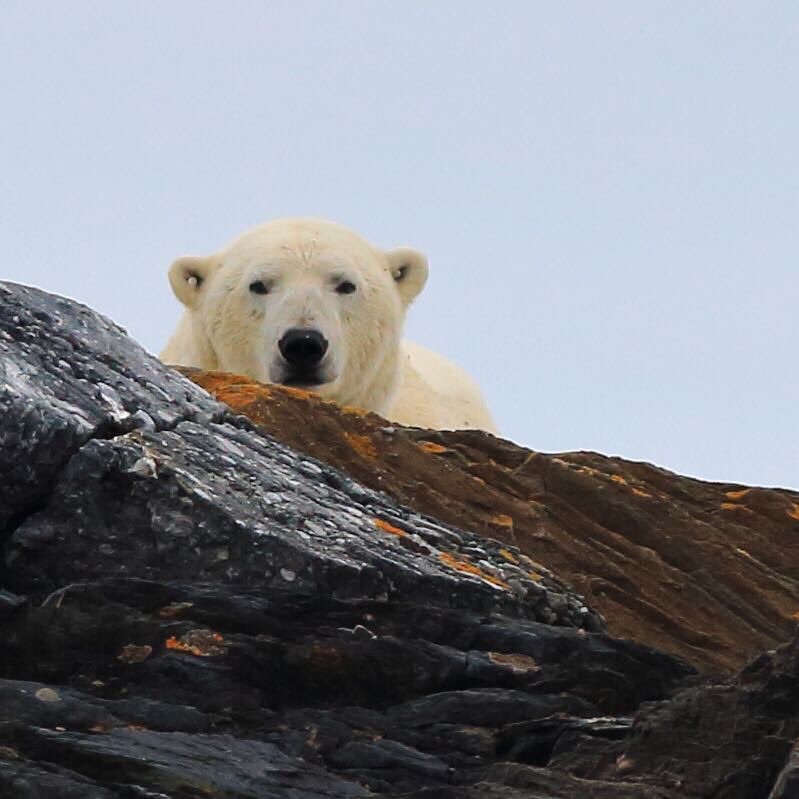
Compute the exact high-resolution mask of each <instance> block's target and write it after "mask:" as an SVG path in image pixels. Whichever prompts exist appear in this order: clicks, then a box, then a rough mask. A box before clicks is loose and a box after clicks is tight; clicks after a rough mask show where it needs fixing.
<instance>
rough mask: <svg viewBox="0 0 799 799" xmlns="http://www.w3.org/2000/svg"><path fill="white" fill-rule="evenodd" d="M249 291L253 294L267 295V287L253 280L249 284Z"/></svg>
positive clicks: (259, 281) (260, 281)
mask: <svg viewBox="0 0 799 799" xmlns="http://www.w3.org/2000/svg"><path fill="white" fill-rule="evenodd" d="M250 291H251V292H252V293H253V294H269V286H268V284H266V283H264V281H263V280H254V281H253V282H252V283H250Z"/></svg>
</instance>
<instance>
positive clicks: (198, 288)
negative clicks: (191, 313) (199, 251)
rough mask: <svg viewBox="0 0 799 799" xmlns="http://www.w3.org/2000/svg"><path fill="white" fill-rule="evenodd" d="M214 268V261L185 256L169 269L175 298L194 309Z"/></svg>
mask: <svg viewBox="0 0 799 799" xmlns="http://www.w3.org/2000/svg"><path fill="white" fill-rule="evenodd" d="M213 267H214V262H213V259H211V258H200V257H199V256H196V255H183V256H181V257H180V258H178V259H177V261H175V263H173V264H172V266H171V267H170V268H169V282H170V284H171V286H172V291H174V292H175V296H176V297H177V298H178V299H179V300H180V301H181V302H182V303H183V304H184V305H185V306H186V307H187V308H194V307H195V306H196V305H197V301H198V300H199V298H200V295H201V294H202V290H203V284H204V283H205V281H206V280H207V279H208V277H209V275H210V274H211V271H212V269H213Z"/></svg>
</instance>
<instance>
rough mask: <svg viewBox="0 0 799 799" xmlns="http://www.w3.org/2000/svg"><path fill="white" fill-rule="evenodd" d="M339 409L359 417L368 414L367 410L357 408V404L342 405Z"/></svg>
mask: <svg viewBox="0 0 799 799" xmlns="http://www.w3.org/2000/svg"><path fill="white" fill-rule="evenodd" d="M341 410H342V411H343V412H344V413H346V414H348V415H349V416H358V417H360V418H363V417H364V416H368V415H369V411H367V410H365V409H363V408H359V407H358V406H357V405H342V406H341Z"/></svg>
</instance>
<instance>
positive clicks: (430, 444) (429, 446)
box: [417, 441, 448, 455]
mask: <svg viewBox="0 0 799 799" xmlns="http://www.w3.org/2000/svg"><path fill="white" fill-rule="evenodd" d="M417 446H418V447H419V449H421V450H422V451H424V452H426V453H428V455H440V454H441V453H442V452H447V451H448V450H447V448H446V447H442V446H441V444H436V443H435V442H434V441H418V442H417Z"/></svg>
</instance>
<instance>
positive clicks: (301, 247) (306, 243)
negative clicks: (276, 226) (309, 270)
mask: <svg viewBox="0 0 799 799" xmlns="http://www.w3.org/2000/svg"><path fill="white" fill-rule="evenodd" d="M317 244H318V242H317V240H316V239H315V238H311V239H301V240H300V241H298V242H297V243H296V244H295V245H292V244H283V245H282V247H281V249H282V250H284V251H285V252H287V253H291V255H294V256H296V257H297V258H299V260H301V261H305V263H309V262H310V261H311V259H312V258H313V257H314V255H316V249H317Z"/></svg>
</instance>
